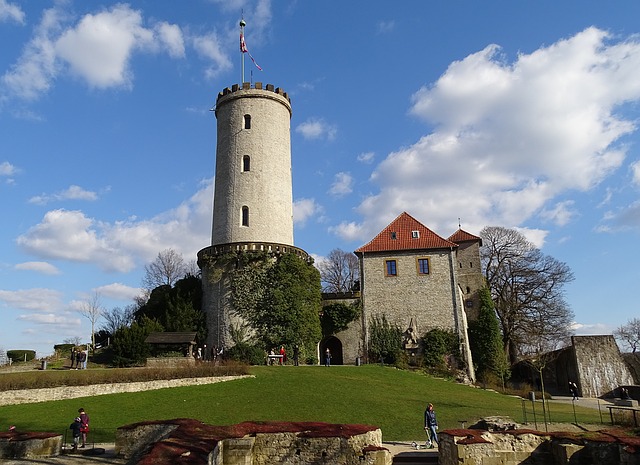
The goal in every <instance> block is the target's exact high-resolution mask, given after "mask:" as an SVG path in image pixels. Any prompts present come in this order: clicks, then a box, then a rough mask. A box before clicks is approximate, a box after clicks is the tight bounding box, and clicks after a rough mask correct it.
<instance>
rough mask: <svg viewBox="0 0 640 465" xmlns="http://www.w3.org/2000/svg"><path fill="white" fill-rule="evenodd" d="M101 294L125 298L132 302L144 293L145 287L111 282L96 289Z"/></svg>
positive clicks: (124, 299) (113, 297)
mask: <svg viewBox="0 0 640 465" xmlns="http://www.w3.org/2000/svg"><path fill="white" fill-rule="evenodd" d="M94 292H97V293H98V294H99V295H100V296H104V297H107V298H109V299H115V300H123V301H128V302H131V301H132V300H133V299H135V298H136V297H138V296H139V295H141V294H142V292H143V289H142V288H139V287H131V286H126V285H124V284H122V283H111V284H107V285H105V286H100V287H97V288H95V289H94Z"/></svg>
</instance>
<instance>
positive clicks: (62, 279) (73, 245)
mask: <svg viewBox="0 0 640 465" xmlns="http://www.w3.org/2000/svg"><path fill="white" fill-rule="evenodd" d="M364 5H365V4H363V3H362V2H343V1H337V0H327V1H322V2H320V1H285V0H280V1H268V0H257V1H240V0H237V1H233V0H226V1H222V0H219V1H218V0H216V1H214V0H209V1H207V0H190V1H188V2H182V3H180V5H179V6H178V3H176V2H173V1H168V0H147V1H137V2H135V3H134V2H131V3H116V2H108V1H103V2H97V1H96V2H84V1H82V2H81V1H79V0H76V1H73V0H68V1H45V0H43V1H38V2H33V1H31V2H28V1H20V0H0V43H1V44H2V53H1V54H0V214H1V215H2V226H1V227H0V318H1V320H2V324H1V325H0V350H8V349H35V350H37V351H38V353H39V354H41V355H42V354H47V353H50V352H51V351H52V348H53V345H54V344H56V343H61V342H62V341H63V340H64V339H68V338H73V337H80V338H82V339H83V340H88V339H89V334H90V324H89V321H88V320H87V319H86V318H83V317H82V316H81V315H80V314H79V313H78V308H79V305H80V304H81V303H82V302H83V301H86V300H87V299H88V298H90V297H91V296H92V295H94V294H95V293H98V294H99V295H100V296H101V300H102V303H103V305H104V306H105V307H107V308H112V307H116V306H120V307H124V306H126V305H128V304H129V303H131V302H132V300H133V298H134V297H135V296H136V295H138V294H139V293H140V286H141V279H142V276H143V273H144V265H145V264H148V263H150V262H151V261H153V259H154V258H155V257H156V256H157V254H158V252H160V251H162V250H165V249H167V248H172V249H174V250H176V251H178V252H180V253H182V254H183V256H184V258H185V259H186V260H187V261H190V260H195V255H196V253H197V251H198V250H200V249H202V248H204V247H206V246H208V245H210V242H211V215H212V199H213V190H212V186H213V176H214V162H215V144H216V134H215V128H216V126H215V124H216V122H215V117H214V115H213V113H212V112H210V111H209V109H210V108H211V107H212V106H213V105H214V103H215V98H216V95H217V93H218V91H220V90H222V89H223V88H224V87H227V86H231V85H232V84H234V83H239V82H240V81H241V66H240V64H241V55H240V53H239V46H238V36H239V29H238V21H239V19H240V17H241V14H242V12H243V11H244V19H245V21H246V22H247V27H246V31H245V37H246V43H247V46H248V49H249V51H250V52H251V54H252V55H253V56H254V57H255V59H256V61H257V62H258V63H259V64H260V66H261V67H262V68H263V71H259V70H258V69H256V68H255V67H253V65H251V62H250V61H249V60H247V62H246V65H245V66H246V71H245V80H247V81H248V80H253V81H261V82H263V83H272V84H274V85H276V86H278V87H282V88H284V89H285V90H286V91H287V92H288V93H289V95H290V97H291V100H292V105H293V118H292V122H291V128H292V131H291V138H292V158H293V161H292V163H293V178H294V181H293V195H294V202H295V204H294V221H295V244H296V245H297V246H298V247H301V248H303V249H305V250H306V251H307V252H309V253H311V254H313V255H314V256H316V257H318V259H320V260H321V259H322V257H323V256H325V255H327V253H328V252H329V251H330V250H332V249H334V248H341V249H343V250H355V249H356V248H357V247H359V246H361V245H363V244H364V243H366V242H367V241H369V240H370V239H371V238H372V237H373V236H374V235H375V234H377V233H378V232H379V231H380V230H381V229H382V228H383V227H384V226H386V225H387V224H388V223H389V222H390V221H392V220H393V219H394V218H395V217H396V216H398V215H399V214H400V213H402V212H403V211H407V212H408V213H410V214H411V215H412V216H414V217H415V218H416V219H418V220H419V221H421V222H422V223H423V224H425V225H426V226H427V227H429V228H430V229H432V230H433V231H435V232H436V233H438V234H439V235H441V236H443V237H447V236H449V235H450V234H452V233H453V232H454V231H455V230H456V229H457V227H458V218H460V221H461V224H462V228H463V229H465V230H467V231H469V232H471V233H474V234H478V233H479V232H480V230H481V229H482V227H484V226H488V225H491V226H504V227H509V228H512V227H513V228H518V229H519V230H521V231H522V232H523V233H524V234H525V235H526V236H527V237H528V238H529V239H530V240H531V241H532V242H534V243H535V244H536V245H538V246H539V247H540V248H541V249H542V250H543V252H545V253H546V254H549V255H551V256H553V257H555V258H556V259H558V260H561V261H563V262H565V263H567V264H568V265H569V266H570V267H571V269H572V270H573V272H574V274H575V278H576V279H575V281H574V282H573V283H571V284H570V285H569V286H568V287H567V301H568V302H569V304H570V306H571V308H572V310H573V311H574V312H575V316H576V318H575V320H576V323H575V327H576V332H577V334H609V333H610V332H611V331H612V330H613V329H615V328H616V327H617V326H619V325H621V324H624V323H625V322H626V321H627V320H628V319H630V318H633V317H637V316H638V310H637V305H636V303H635V302H634V301H633V299H631V297H632V296H633V289H634V288H635V286H636V285H637V281H638V278H640V273H639V272H638V271H637V270H638V267H637V263H638V262H639V261H640V247H638V245H637V241H638V239H639V234H638V232H639V231H640V192H639V187H640V163H639V156H638V154H639V153H640V152H639V151H640V135H639V133H638V131H639V127H638V117H639V116H640V112H639V102H640V79H638V76H640V36H639V35H638V33H639V32H640V25H638V21H637V18H638V17H640V3H638V2H636V1H624V0H623V1H617V2H613V3H611V2H595V1H582V2H576V1H570V2H557V1H546V0H545V1H538V2H514V1H492V2H476V1H467V0H462V1H457V2H425V1H417V0H416V1H405V2H388V1H379V0H371V1H369V2H366V7H365V6H364Z"/></svg>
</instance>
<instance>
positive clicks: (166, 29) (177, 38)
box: [154, 21, 185, 58]
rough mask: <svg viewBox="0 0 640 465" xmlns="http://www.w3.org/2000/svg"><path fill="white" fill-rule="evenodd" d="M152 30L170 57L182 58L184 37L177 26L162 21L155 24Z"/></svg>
mask: <svg viewBox="0 0 640 465" xmlns="http://www.w3.org/2000/svg"><path fill="white" fill-rule="evenodd" d="M154 30H155V32H156V33H157V35H158V41H159V42H160V43H161V44H163V45H164V46H165V48H166V49H167V52H168V53H169V55H170V56H171V57H173V58H184V56H185V49H184V37H183V35H182V30H181V29H180V27H179V26H177V25H175V24H169V23H167V22H164V21H163V22H160V23H158V24H156V25H155V27H154Z"/></svg>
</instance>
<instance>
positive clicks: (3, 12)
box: [0, 0, 25, 24]
mask: <svg viewBox="0 0 640 465" xmlns="http://www.w3.org/2000/svg"><path fill="white" fill-rule="evenodd" d="M24 17H25V14H24V11H22V9H21V8H20V6H18V5H16V4H15V3H9V2H7V1H6V0H0V23H1V22H3V21H10V20H12V21H15V22H16V23H20V24H24Z"/></svg>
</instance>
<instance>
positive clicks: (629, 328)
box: [613, 318, 640, 354]
mask: <svg viewBox="0 0 640 465" xmlns="http://www.w3.org/2000/svg"><path fill="white" fill-rule="evenodd" d="M613 335H614V336H615V337H616V338H617V339H618V340H619V341H620V342H621V343H622V344H623V345H624V346H625V347H628V348H629V349H631V353H632V354H635V353H636V350H638V346H639V345H640V318H632V319H630V320H629V321H627V324H624V325H622V326H620V327H619V328H618V329H616V330H615V331H614V332H613Z"/></svg>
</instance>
